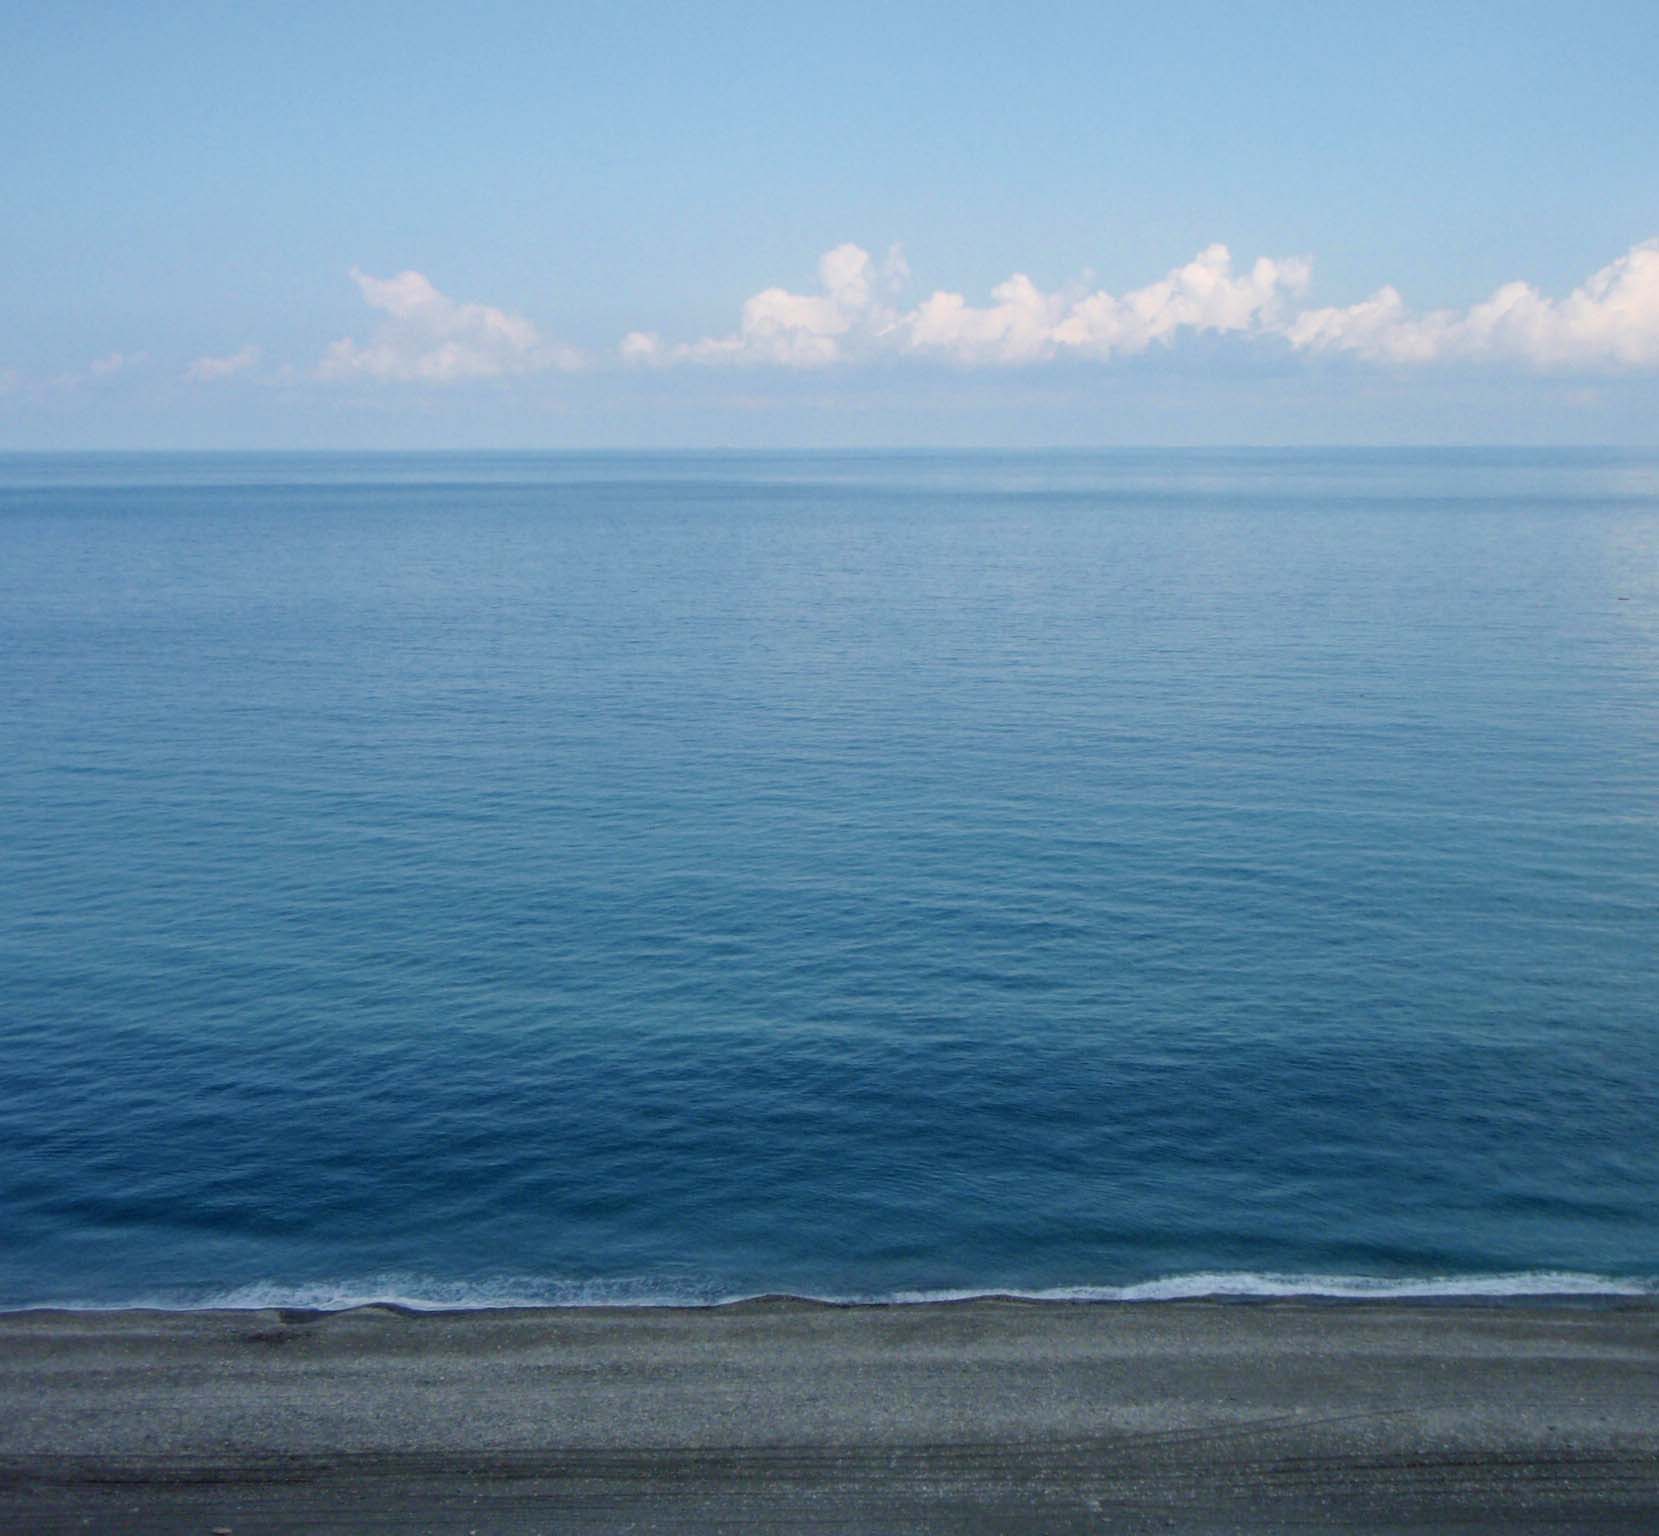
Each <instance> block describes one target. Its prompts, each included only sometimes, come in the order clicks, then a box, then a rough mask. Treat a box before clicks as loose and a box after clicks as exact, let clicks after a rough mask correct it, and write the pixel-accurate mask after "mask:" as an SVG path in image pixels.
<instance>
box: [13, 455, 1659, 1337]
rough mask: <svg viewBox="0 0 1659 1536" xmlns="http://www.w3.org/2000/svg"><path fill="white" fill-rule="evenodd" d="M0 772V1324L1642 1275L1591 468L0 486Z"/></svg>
mask: <svg viewBox="0 0 1659 1536" xmlns="http://www.w3.org/2000/svg"><path fill="white" fill-rule="evenodd" d="M0 735H3V738H4V743H5V747H4V752H3V754H0V871H3V874H4V878H3V879H0V1010H3V1023H0V1029H3V1036H0V1046H3V1049H0V1305H13V1306H15V1305H34V1304H42V1303H48V1302H70V1303H82V1304H94V1305H104V1304H114V1303H120V1302H131V1301H146V1300H147V1301H171V1302H176V1303H185V1304H190V1303H203V1302H214V1301H220V1302H222V1301H225V1300H232V1301H244V1302H252V1301H274V1300H293V1301H303V1300H308V1299H309V1300H329V1299H360V1298H364V1297H370V1296H395V1297H401V1298H404V1299H411V1300H416V1301H420V1300H425V1301H432V1302H436V1301H451V1302H454V1301H462V1302H466V1301H480V1300H483V1301H488V1300H504V1301H526V1300H560V1301H597V1300H606V1299H621V1300H650V1299H711V1298H716V1297H722V1296H730V1295H736V1294H746V1293H755V1292H762V1291H793V1292H801V1293H807V1294H814V1295H824V1296H895V1295H901V1294H914V1293H940V1292H944V1293H954V1292H962V1291H977V1290H1000V1289H1007V1290H1020V1291H1035V1292H1043V1291H1060V1292H1064V1293H1070V1294H1079V1293H1080V1294H1121V1295H1144V1294H1172V1293H1180V1292H1182V1291H1183V1290H1207V1289H1209V1290H1213V1289H1218V1288H1219V1289H1242V1290H1252V1289H1253V1290H1269V1291H1271V1290H1275V1289H1297V1288H1309V1287H1311V1288H1314V1289H1336V1290H1343V1289H1346V1290H1347V1291H1349V1292H1350V1293H1364V1294H1371V1293H1375V1292H1377V1291H1379V1290H1381V1291H1387V1290H1390V1289H1394V1290H1403V1291H1405V1292H1407V1293H1418V1292H1421V1291H1422V1290H1423V1289H1424V1287H1425V1286H1426V1287H1427V1288H1428V1289H1429V1290H1434V1289H1437V1288H1439V1289H1446V1288H1452V1289H1469V1290H1476V1291H1480V1290H1485V1291H1496V1292H1504V1291H1513V1290H1529V1289H1569V1290H1570V1289H1575V1288H1589V1289H1597V1288H1619V1287H1626V1288H1633V1289H1644V1288H1651V1287H1652V1286H1653V1284H1654V1281H1655V1277H1656V1276H1659V1193H1656V1192H1659V1130H1656V1128H1659V458H1656V457H1654V456H1651V455H1648V456H1644V455H1639V454H1617V453H1591V452H1573V453H1560V452H1557V453H1528V452H1518V451H1517V452H1493V451H1481V452H1475V451H1470V452H1387V453H1384V452H1377V453H1371V452H1342V453H1330V452H1299V453H1282V452H1259V453H1224V452H1203V453H1198V452H1193V453H1170V452H1137V453H1116V454H1105V455H1081V454H1047V455H1045V454H1030V455H1009V456H1004V455H995V454H977V455H960V456H954V455H934V454H920V453H918V454H894V455H839V456H822V457H815V456H805V455H744V456H726V455H713V454H710V455H696V456H680V457H675V456H635V457H625V456H600V455H592V456H537V455H508V454H503V455H487V456H470V455H426V456H418V455H411V456H371V457H344V456H320V457H301V456H264V455H249V456H230V455H225V456H221V455H202V456H161V455H156V456H136V455H108V456H85V457H69V456H62V457H46V456H40V457H32V456H15V455H14V456H0ZM1171 1277H1175V1278H1171ZM1195 1277H1196V1278H1195ZM1309 1277H1314V1278H1311V1279H1310V1278H1309ZM1333 1277H1342V1278H1340V1279H1337V1278H1333Z"/></svg>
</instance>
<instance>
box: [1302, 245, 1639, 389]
mask: <svg viewBox="0 0 1659 1536" xmlns="http://www.w3.org/2000/svg"><path fill="white" fill-rule="evenodd" d="M1285 334H1286V336H1287V337H1289V339H1290V343H1291V345H1292V346H1294V347H1297V348H1299V349H1302V350H1305V351H1311V352H1333V351H1334V352H1352V353H1356V354H1358V355H1359V356H1361V357H1365V358H1370V359H1373V360H1375V361H1380V362H1391V363H1433V362H1442V361H1458V360H1467V361H1475V362H1482V361H1491V362H1522V363H1527V364H1530V365H1532V366H1534V367H1537V368H1547V369H1572V368H1584V367H1589V368H1597V367H1615V368H1617V367H1625V368H1652V367H1659V240H1648V241H1644V242H1643V243H1642V244H1640V245H1636V246H1632V247H1631V249H1630V250H1628V251H1627V252H1625V254H1624V255H1623V256H1621V257H1619V259H1618V260H1617V261H1614V262H1611V263H1610V264H1609V265H1607V266H1605V267H1603V268H1602V269H1601V270H1600V271H1599V272H1597V273H1595V274H1594V275H1593V276H1591V277H1590V278H1589V279H1588V281H1586V282H1585V283H1584V284H1583V285H1582V286H1581V287H1578V288H1575V289H1574V290H1573V291H1572V292H1571V293H1570V294H1568V295H1567V297H1566V298H1564V299H1552V298H1548V297H1546V296H1545V295H1544V294H1541V293H1539V291H1538V290H1537V289H1536V288H1534V287H1533V286H1532V285H1531V284H1530V283H1522V282H1514V283H1505V284H1504V285H1503V286H1502V287H1501V288H1499V289H1498V290H1497V291H1496V292H1494V293H1493V294H1492V296H1491V297H1490V298H1488V299H1485V300H1483V301H1482V302H1481V303H1479V304H1475V305H1473V306H1471V307H1470V308H1469V309H1466V310H1451V309H1437V310H1431V311H1429V312H1428V313H1426V314H1420V315H1414V314H1412V313H1411V312H1410V311H1409V310H1408V309H1407V308H1406V305H1405V300H1404V299H1402V298H1401V297H1400V295H1399V293H1397V292H1396V291H1395V290H1394V289H1393V288H1382V289H1379V290H1378V291H1377V292H1376V293H1374V294H1373V295H1372V296H1371V297H1370V298H1368V299H1365V300H1363V301H1362V302H1361V303H1358V304H1351V305H1349V306H1348V307H1346V308H1340V309H1339V308H1332V309H1310V310H1307V311H1305V312H1304V313H1302V314H1301V315H1298V316H1297V317H1296V319H1295V320H1294V321H1293V322H1292V323H1291V324H1290V325H1289V326H1287V327H1286V330H1285Z"/></svg>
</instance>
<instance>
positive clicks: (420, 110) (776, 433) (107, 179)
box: [0, 0, 1659, 451]
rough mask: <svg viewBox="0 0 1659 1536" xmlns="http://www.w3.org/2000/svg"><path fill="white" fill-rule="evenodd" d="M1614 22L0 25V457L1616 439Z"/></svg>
mask: <svg viewBox="0 0 1659 1536" xmlns="http://www.w3.org/2000/svg"><path fill="white" fill-rule="evenodd" d="M1655 81H1659V4H1655V3H1653V0H1636V3H1628V4H1627V3H1615V0H1601V3H1598V0H1580V3H1577V4H1573V5H1563V4H1547V5H1546V4H1536V3H1528V0H1491V3H1488V4H1471V3H1462V4H1460V3H1457V0H1440V3H1437V4H1432V5H1430V4H1424V5H1417V4H1410V3H1391V4H1389V5H1386V6H1385V5H1364V4H1358V3H1355V4H1347V3H1329V0H1327V3H1320V4H1302V3H1288V0H1286V3H1276V4H1275V3H1269V0H1263V3H1260V4H1256V5H1249V6H1244V5H1239V4H1236V3H1232V4H1209V3H1205V0H1187V3H1185V4H1182V5H1179V6H1169V5H1162V4H1160V5H1139V4H1118V5H1113V4H1108V3H1095V4H1072V3H1060V0H1053V3H1048V0H1030V3H1027V4H1025V5H1022V6H1019V7H1011V6H1007V5H1005V4H999V5H979V4H974V3H970V0H956V3H952V4H938V5H934V4H904V3H902V0H892V3H889V4H863V3H859V0H838V3H836V4H833V5H825V4H820V5H816V6H811V7H808V6H797V5H788V4H782V3H778V0H773V3H771V4H764V5H762V4H731V3H721V0H703V3H699V4H697V5H683V4H676V5H668V4H644V3H636V0H611V3H607V4H604V5H598V4H583V5H559V4H554V3H539V4H530V3H517V0H477V3H474V4H472V5H470V6H464V7H463V6H456V5H453V4H449V5H443V6H438V5H426V4H421V3H418V0H405V3H400V4H354V3H351V0H337V3H331V4H309V3H306V0H285V3H282V4H265V3H259V0H243V3H239V4H235V5H231V4H224V3H213V4H206V3H195V0H174V3H170V4H168V5H165V6H153V7H152V6H135V5H131V4H126V3H116V0H112V3H102V4H90V3H78V0H49V3H35V0H4V3H0V144H3V145H4V146H5V150H4V153H3V155H0V450H25V451H26V450H32V449H81V448H87V449H93V448H111V449H129V448H140V449H142V448H153V449H188V448H210V449H220V448H222V449H235V448H261V449H270V448H296V449H321V448H394V449H395V448H448V447H454V448H487V447H503V448H550V449H589V448H594V449H597V448H678V447H690V448H705V447H706V448H719V447H738V448H747V447H754V448H777V447H789V446H802V447H886V446H934V445H937V446H967V445H984V446H1009V447H1039V446H1045V445H1063V446H1079V447H1088V446H1102V447H1105V446H1113V445H1119V444H1155V445H1162V444H1254V443H1259V444H1281V443H1309V444H1318V443H1356V444H1373V443H1394V442H1398V443H1459V442H1468V443H1523V444H1527V443H1609V444H1624V445H1631V446H1638V447H1659V87H1656V85H1655Z"/></svg>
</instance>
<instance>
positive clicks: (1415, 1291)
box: [21, 1270, 1659, 1312]
mask: <svg viewBox="0 0 1659 1536" xmlns="http://www.w3.org/2000/svg"><path fill="white" fill-rule="evenodd" d="M761 1294H771V1295H776V1294H779V1293H777V1292H771V1293H760V1292H754V1291H733V1290H730V1289H725V1288H721V1287H718V1286H715V1285H713V1284H711V1283H708V1282H705V1281H701V1280H699V1279H697V1278H695V1277H692V1276H663V1275H658V1276H628V1277H622V1278H613V1279H608V1280H561V1279H551V1278H544V1277H532V1276H501V1277H497V1278H494V1279H489V1280H439V1279H434V1278H431V1277H427V1276H420V1275H407V1274H381V1275H371V1276H361V1277H354V1278H350V1279H342V1280H337V1281H315V1282H307V1283H300V1284H293V1283H285V1282H282V1281H276V1280H261V1281H255V1282H252V1283H250V1284H246V1285H239V1286H234V1287H231V1288H229V1289H223V1290H202V1291H192V1292H184V1291H179V1292H171V1293H168V1292H162V1293H152V1294H150V1295H147V1296H141V1297H133V1298H131V1299H128V1300H124V1301H119V1302H108V1301H99V1302H87V1301H79V1300H66V1301H57V1302H40V1303H34V1304H32V1305H31V1306H29V1307H26V1308H23V1309H21V1310H34V1311H38V1310H44V1309H46V1308H64V1309H68V1310H74V1311H117V1310H125V1309H128V1308H161V1309H168V1310H179V1311H217V1310H224V1309H236V1310H259V1309H264V1308H271V1307H297V1308H304V1309H306V1310H314V1311H321V1312H338V1311H344V1310H347V1309H349V1308H352V1307H365V1306H395V1307H404V1308H407V1309H409V1310H411V1311H417V1312H435V1311H483V1310H488V1309H491V1308H506V1307H715V1306H726V1305H730V1304H731V1303H734V1302H739V1301H752V1300H755V1299H756V1298H757V1297H758V1296H759V1295H761ZM1574 1296H1578V1297H1598V1296H1600V1297H1619V1296H1626V1297H1645V1296H1659V1276H1615V1275H1595V1274H1585V1273H1581V1272H1576V1271H1569V1270H1520V1271H1513V1272H1510V1273H1506V1274H1496V1275H1423V1276H1408V1277H1395V1278H1384V1277H1381V1276H1375V1275H1336V1274H1272V1273H1258V1272H1252V1271H1231V1270H1205V1271H1199V1272H1195V1273H1190V1274H1179V1275H1166V1276H1162V1277H1160V1278H1158V1279H1153V1280H1142V1281H1138V1282H1135V1283H1134V1284H1130V1285H1070V1286H1054V1287H1048V1288H1044V1289H1037V1290H1022V1289H1014V1288H1008V1287H995V1286H988V1287H978V1288H952V1289H939V1290H915V1291H896V1292H862V1293H859V1292H852V1293H830V1294H819V1295H810V1294H809V1295H802V1296H799V1297H797V1298H796V1299H799V1300H802V1301H818V1302H825V1303H829V1304H832V1305H897V1306H919V1305H926V1304H928V1303H938V1302H963V1301H975V1300H981V1299H984V1298H987V1297H1007V1298H1011V1299H1014V1300H1019V1301H1032V1302H1122V1303H1133V1302H1143V1301H1198V1300H1247V1299H1255V1300H1271V1299H1273V1298H1292V1297H1307V1298H1325V1299H1330V1300H1333V1301H1441V1300H1444V1301H1453V1300H1458V1299H1462V1298H1472V1299H1481V1298H1484V1299H1487V1300H1492V1301H1504V1300H1521V1299H1528V1298H1549V1297H1574Z"/></svg>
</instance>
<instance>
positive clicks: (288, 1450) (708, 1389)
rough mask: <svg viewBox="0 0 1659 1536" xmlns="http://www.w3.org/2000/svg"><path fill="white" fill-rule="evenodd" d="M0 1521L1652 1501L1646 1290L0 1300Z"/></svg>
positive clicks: (1653, 1520)
mask: <svg viewBox="0 0 1659 1536" xmlns="http://www.w3.org/2000/svg"><path fill="white" fill-rule="evenodd" d="M0 1524H4V1525H5V1527H6V1528H8V1529H29V1530H33V1531H40V1532H55V1531H60V1530H63V1531H67V1530H71V1529H85V1528H87V1526H88V1525H89V1524H90V1526H91V1528H94V1529H114V1528H119V1529H122V1530H124V1531H134V1532H148V1531H156V1532H161V1531H174V1530H177V1531H187V1530H188V1531H206V1530H211V1529H213V1528H214V1527H216V1526H217V1527H224V1528H229V1529H231V1530H232V1531H233V1532H235V1533H236V1536H249V1533H257V1532H263V1531H287V1530H338V1531H341V1532H345V1531H382V1530H383V1531H394V1530H395V1531H411V1532H418V1531H433V1532H451V1531H455V1532H462V1531H477V1532H479V1533H480V1536H482V1533H484V1532H496V1531H501V1532H509V1533H516V1532H520V1531H523V1532H529V1531H533V1530H546V1529H550V1528H556V1529H558V1530H560V1531H577V1532H586V1531H595V1532H597V1531H610V1530H618V1529H626V1528H629V1527H630V1526H644V1527H646V1528H650V1529H653V1530H663V1531H670V1532H678V1531H704V1530H721V1529H732V1528H737V1527H742V1528H745V1529H751V1528H752V1529H763V1530H772V1531H786V1530H804V1529H811V1528H816V1529H825V1528H828V1529H834V1530H844V1531H866V1530H867V1531H880V1530H916V1531H932V1530H938V1531H979V1530H983V1531H987V1532H989V1531H1009V1532H1031V1533H1036V1532H1049V1531H1060V1532H1064V1531H1073V1530H1075V1531H1083V1530H1099V1529H1103V1528H1104V1529H1112V1530H1125V1531H1138V1530H1169V1529H1176V1530H1193V1531H1210V1530H1214V1531H1221V1530H1235V1531H1237V1530H1243V1531H1255V1530H1261V1531H1267V1530H1276V1529H1283V1528H1284V1527H1285V1526H1287V1525H1296V1526H1298V1527H1299V1528H1306V1529H1312V1530H1327V1529H1328V1530H1343V1529H1364V1530H1368V1531H1379V1530H1381V1531H1402V1532H1403V1531H1419V1530H1420V1531H1428V1530H1435V1529H1447V1528H1451V1529H1457V1530H1469V1531H1484V1530H1491V1531H1494V1532H1495V1531H1499V1530H1533V1529H1538V1530H1543V1529H1551V1530H1556V1531H1559V1530H1561V1529H1583V1530H1609V1531H1629V1532H1635V1531H1646V1530H1652V1529H1656V1528H1659V1300H1655V1299H1653V1298H1651V1297H1640V1296H1636V1297H1632V1296H1598V1297H1588V1298H1587V1297H1580V1296H1571V1297H1554V1296H1551V1297H1548V1298H1545V1299H1543V1300H1542V1301H1539V1300H1530V1301H1520V1300H1513V1301H1512V1300H1504V1301H1498V1302H1494V1301H1492V1300H1490V1299H1456V1298H1454V1299H1452V1300H1450V1301H1449V1302H1447V1301H1422V1300H1371V1301H1357V1302H1356V1301H1337V1300H1318V1299H1310V1298H1301V1297H1297V1298H1282V1299H1277V1300H1275V1299H1272V1298H1259V1299H1251V1300H1248V1301H1241V1300H1221V1301H1218V1300H1186V1301H1178V1302H1139V1303H1133V1304H1111V1303H1105V1304H1102V1303H1092V1302H1075V1301H1074V1302H1065V1301H1030V1300H1025V1299H1021V1298H1001V1299H988V1298H979V1299H972V1300H969V1299H963V1300H958V1301H935V1302H915V1303H908V1304H896V1305H895V1304H881V1303H877V1304H868V1303H865V1304H860V1303H852V1304H848V1303H826V1302H815V1301H807V1300H801V1299H796V1298H785V1297H772V1298H756V1299H750V1300H746V1301H742V1302H735V1303H730V1304H727V1305H721V1306H696V1307H660V1308H658V1307H643V1306H621V1307H598V1306H591V1307H555V1308H545V1307H544V1308H469V1309H462V1310H451V1311H427V1310H416V1309H410V1308H404V1307H399V1306H394V1305H387V1304H384V1303H382V1304H378V1305H368V1306H362V1307H355V1308H351V1309H346V1310H340V1311H321V1310H308V1309H299V1308H281V1307H269V1308H254V1309H245V1310H236V1309H222V1310H201V1311H168V1310H161V1309H154V1310H152V1309H133V1310H125V1311H80V1310H74V1311H66V1310H47V1309H38V1310H28V1311H17V1312H10V1313H5V1314H0Z"/></svg>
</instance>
